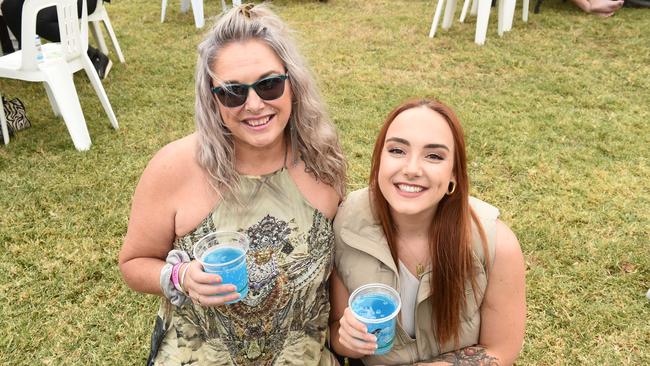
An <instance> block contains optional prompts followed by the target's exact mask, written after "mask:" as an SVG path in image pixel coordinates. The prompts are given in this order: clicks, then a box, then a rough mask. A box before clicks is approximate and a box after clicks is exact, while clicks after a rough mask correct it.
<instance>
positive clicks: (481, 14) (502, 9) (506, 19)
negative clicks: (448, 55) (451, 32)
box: [429, 0, 529, 45]
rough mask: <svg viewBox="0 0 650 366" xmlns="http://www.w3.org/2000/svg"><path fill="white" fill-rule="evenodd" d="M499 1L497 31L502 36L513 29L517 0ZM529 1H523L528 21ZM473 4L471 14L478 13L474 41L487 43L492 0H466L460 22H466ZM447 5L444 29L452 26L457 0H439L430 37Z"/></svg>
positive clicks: (433, 34)
mask: <svg viewBox="0 0 650 366" xmlns="http://www.w3.org/2000/svg"><path fill="white" fill-rule="evenodd" d="M497 1H498V25H497V33H498V34H499V36H502V35H503V33H504V32H507V31H510V30H511V29H512V22H513V19H514V14H515V2H516V0H497ZM528 2H529V0H523V1H522V6H523V10H522V20H523V21H524V22H528V5H529V4H528ZM445 4H446V5H445ZM470 4H471V7H472V9H471V14H472V15H474V14H476V34H475V36H474V42H475V43H476V44H478V45H483V44H485V39H486V37H487V28H488V21H489V19H490V9H491V5H492V0H465V2H464V4H463V10H462V11H461V15H460V22H461V23H462V22H464V21H465V18H466V16H467V11H468V9H469V7H470ZM443 6H444V7H445V13H444V16H443V19H442V29H445V30H447V29H449V28H451V24H452V22H453V17H454V15H455V13H456V0H438V3H437V5H436V10H435V13H434V15H433V21H432V22H431V30H430V31H429V37H433V36H435V34H436V30H437V28H438V24H439V23H440V16H441V15H442V8H443Z"/></svg>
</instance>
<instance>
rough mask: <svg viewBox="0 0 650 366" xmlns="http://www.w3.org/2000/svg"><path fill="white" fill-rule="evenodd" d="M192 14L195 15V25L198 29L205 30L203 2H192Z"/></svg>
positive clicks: (200, 0) (201, 0)
mask: <svg viewBox="0 0 650 366" xmlns="http://www.w3.org/2000/svg"><path fill="white" fill-rule="evenodd" d="M192 12H193V13H194V24H196V27H197V28H203V25H204V24H205V19H204V18H203V0H192Z"/></svg>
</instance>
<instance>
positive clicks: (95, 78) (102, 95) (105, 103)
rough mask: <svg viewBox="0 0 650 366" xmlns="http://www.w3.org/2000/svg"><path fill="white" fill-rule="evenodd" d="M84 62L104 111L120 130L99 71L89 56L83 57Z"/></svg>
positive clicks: (112, 123) (115, 127) (85, 69)
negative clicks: (98, 73)
mask: <svg viewBox="0 0 650 366" xmlns="http://www.w3.org/2000/svg"><path fill="white" fill-rule="evenodd" d="M82 60H83V66H84V71H86V75H88V79H90V84H92V86H93V89H95V93H96V94H97V96H98V97H99V101H100V102H101V103H102V107H104V111H105V112H106V114H107V115H108V119H109V121H110V122H111V125H112V126H113V128H114V129H116V130H117V129H118V128H119V125H118V124H117V118H116V117H115V113H113V107H111V102H110V101H109V100H108V95H106V91H105V90H104V85H102V81H101V80H100V79H99V75H97V70H95V67H93V64H92V62H91V61H90V59H89V58H88V56H86V55H83V56H82Z"/></svg>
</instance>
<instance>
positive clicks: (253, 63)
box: [119, 4, 346, 365]
mask: <svg viewBox="0 0 650 366" xmlns="http://www.w3.org/2000/svg"><path fill="white" fill-rule="evenodd" d="M195 110H196V116H195V118H196V132H195V133H193V134H191V135H189V136H186V137H184V138H181V139H180V140H177V141H174V142H172V143H170V144H169V145H167V146H165V147H164V148H163V149H161V150H160V151H159V152H158V153H157V154H156V155H155V156H154V157H153V159H152V160H151V161H150V162H149V164H148V166H147V167H146V169H145V170H144V172H143V174H142V177H141V179H140V182H139V183H138V186H137V188H136V191H135V194H134V197H133V204H132V210H131V218H130V220H129V226H128V231H127V234H126V237H125V239H124V244H123V246H122V250H121V252H120V258H119V263H120V270H121V272H122V275H123V277H124V279H125V281H126V283H127V284H128V285H129V286H130V287H131V288H133V289H134V290H136V291H139V292H144V293H150V294H156V295H162V296H163V297H162V299H161V305H160V308H159V311H158V318H157V320H156V326H155V329H154V334H153V335H152V342H151V346H152V349H151V354H150V356H149V364H150V365H181V364H183V365H185V364H191V365H194V364H196V365H199V364H201V365H203V364H211V365H270V364H277V365H285V364H300V365H303V364H313V365H318V364H321V365H329V364H334V363H335V362H336V361H335V359H334V358H333V357H332V355H331V354H330V353H329V352H328V351H327V349H326V348H325V339H326V330H327V321H328V315H329V302H328V293H327V291H328V279H329V276H330V272H331V270H332V263H333V251H332V249H333V238H334V236H333V232H332V218H333V217H334V214H335V213H336V209H337V205H338V203H339V201H340V199H341V197H343V196H344V194H345V185H346V174H345V167H346V166H345V160H344V158H343V155H342V152H341V147H340V144H339V141H338V137H337V134H336V131H335V128H334V126H333V124H332V123H331V121H330V120H329V118H328V116H327V114H326V112H325V106H324V103H323V102H322V100H321V97H320V95H319V93H318V90H317V87H316V83H315V81H314V78H313V76H312V75H311V72H310V71H309V69H308V67H307V64H306V62H305V60H304V59H303V57H302V56H301V55H300V53H299V51H298V48H297V47H296V45H295V43H294V41H293V40H292V38H291V36H290V30H289V29H288V27H287V26H286V25H285V24H284V23H283V22H282V20H280V18H278V17H277V16H276V15H275V14H274V13H273V12H272V11H271V10H269V8H268V7H267V6H264V5H259V6H256V5H253V4H246V5H242V6H239V7H236V8H234V9H232V10H230V11H229V12H228V13H226V14H224V15H223V16H222V17H221V18H220V19H219V20H218V21H217V23H216V24H215V26H214V27H213V28H212V29H211V30H210V31H209V32H208V33H207V35H206V37H205V39H204V41H203V42H202V43H201V44H200V45H199V56H198V61H197V71H196V105H195ZM221 231H228V232H239V233H242V234H245V236H246V237H248V239H249V249H248V251H247V252H246V268H247V271H248V287H247V290H246V291H244V290H243V289H242V288H240V289H239V290H238V289H237V287H235V286H234V285H233V284H231V283H227V282H226V281H223V282H222V277H220V276H219V275H218V274H214V273H208V272H204V268H203V265H202V264H201V263H200V262H199V261H198V260H197V259H200V258H195V257H194V255H193V248H194V246H195V244H196V243H197V242H198V241H199V239H201V238H203V237H204V236H206V235H207V234H210V233H214V232H221ZM238 291H240V292H238Z"/></svg>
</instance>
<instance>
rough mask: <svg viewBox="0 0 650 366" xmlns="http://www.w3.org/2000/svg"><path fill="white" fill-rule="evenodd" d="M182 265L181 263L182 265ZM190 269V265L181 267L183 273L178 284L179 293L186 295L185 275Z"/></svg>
mask: <svg viewBox="0 0 650 366" xmlns="http://www.w3.org/2000/svg"><path fill="white" fill-rule="evenodd" d="M182 264H183V263H181V265H182ZM189 267H190V264H189V263H188V264H187V265H186V266H185V267H183V273H181V280H180V282H179V283H178V287H180V289H179V290H180V292H182V293H184V294H185V295H187V291H185V274H186V273H187V269H188V268H189Z"/></svg>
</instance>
